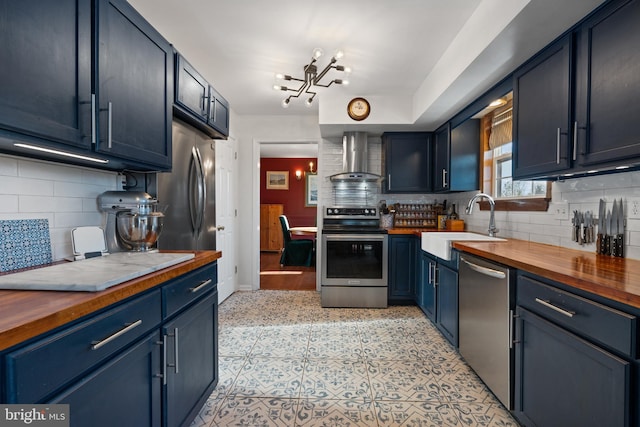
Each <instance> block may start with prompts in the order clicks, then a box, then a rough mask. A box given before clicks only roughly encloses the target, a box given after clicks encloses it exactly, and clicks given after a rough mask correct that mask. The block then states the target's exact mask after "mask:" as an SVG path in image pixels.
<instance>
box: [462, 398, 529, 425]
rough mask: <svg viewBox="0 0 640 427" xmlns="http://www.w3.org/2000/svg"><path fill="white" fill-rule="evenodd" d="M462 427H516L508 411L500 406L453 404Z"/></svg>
mask: <svg viewBox="0 0 640 427" xmlns="http://www.w3.org/2000/svg"><path fill="white" fill-rule="evenodd" d="M453 408H454V410H455V411H456V414H457V415H458V418H459V419H460V421H461V422H462V425H463V426H474V427H475V426H483V427H518V426H519V425H520V424H518V423H517V422H516V421H515V420H514V419H513V417H512V416H511V414H510V413H509V411H507V410H506V409H504V407H503V406H501V405H500V404H489V405H487V404H482V403H454V404H453Z"/></svg>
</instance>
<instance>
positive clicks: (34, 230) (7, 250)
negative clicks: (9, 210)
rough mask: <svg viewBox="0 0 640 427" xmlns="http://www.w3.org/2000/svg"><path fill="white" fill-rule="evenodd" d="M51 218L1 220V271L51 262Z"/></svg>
mask: <svg viewBox="0 0 640 427" xmlns="http://www.w3.org/2000/svg"><path fill="white" fill-rule="evenodd" d="M51 261H52V259H51V237H50V235H49V220H47V219H18V220H0V271H11V270H17V269H19V268H26V267H33V266H36V265H42V264H49V263H51Z"/></svg>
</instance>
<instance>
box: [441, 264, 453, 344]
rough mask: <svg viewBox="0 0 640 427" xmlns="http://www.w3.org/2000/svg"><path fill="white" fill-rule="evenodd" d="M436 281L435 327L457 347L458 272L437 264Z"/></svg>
mask: <svg viewBox="0 0 640 427" xmlns="http://www.w3.org/2000/svg"><path fill="white" fill-rule="evenodd" d="M437 281H438V282H437V283H438V293H437V297H438V298H437V300H436V301H437V307H436V326H437V327H438V329H439V330H440V332H442V335H444V337H445V338H446V339H447V340H448V341H449V342H450V343H451V344H453V345H454V346H455V347H458V272H457V271H456V270H452V269H451V268H449V267H446V266H445V265H443V264H442V263H439V264H438V267H437Z"/></svg>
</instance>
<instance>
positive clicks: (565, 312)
mask: <svg viewBox="0 0 640 427" xmlns="http://www.w3.org/2000/svg"><path fill="white" fill-rule="evenodd" d="M536 302H537V303H539V304H542V305H544V306H545V307H547V308H550V309H551V310H554V311H557V312H558V313H560V314H562V315H564V316H567V317H573V315H574V314H576V312H575V311H569V310H565V309H564V308H560V307H558V306H556V305H553V304H551V303H550V302H549V301H545V300H543V299H540V298H536Z"/></svg>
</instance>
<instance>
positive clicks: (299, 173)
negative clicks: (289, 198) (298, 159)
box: [296, 169, 302, 181]
mask: <svg viewBox="0 0 640 427" xmlns="http://www.w3.org/2000/svg"><path fill="white" fill-rule="evenodd" d="M296 179H297V180H298V181H300V179H302V171H301V170H300V169H298V170H297V171H296Z"/></svg>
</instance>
